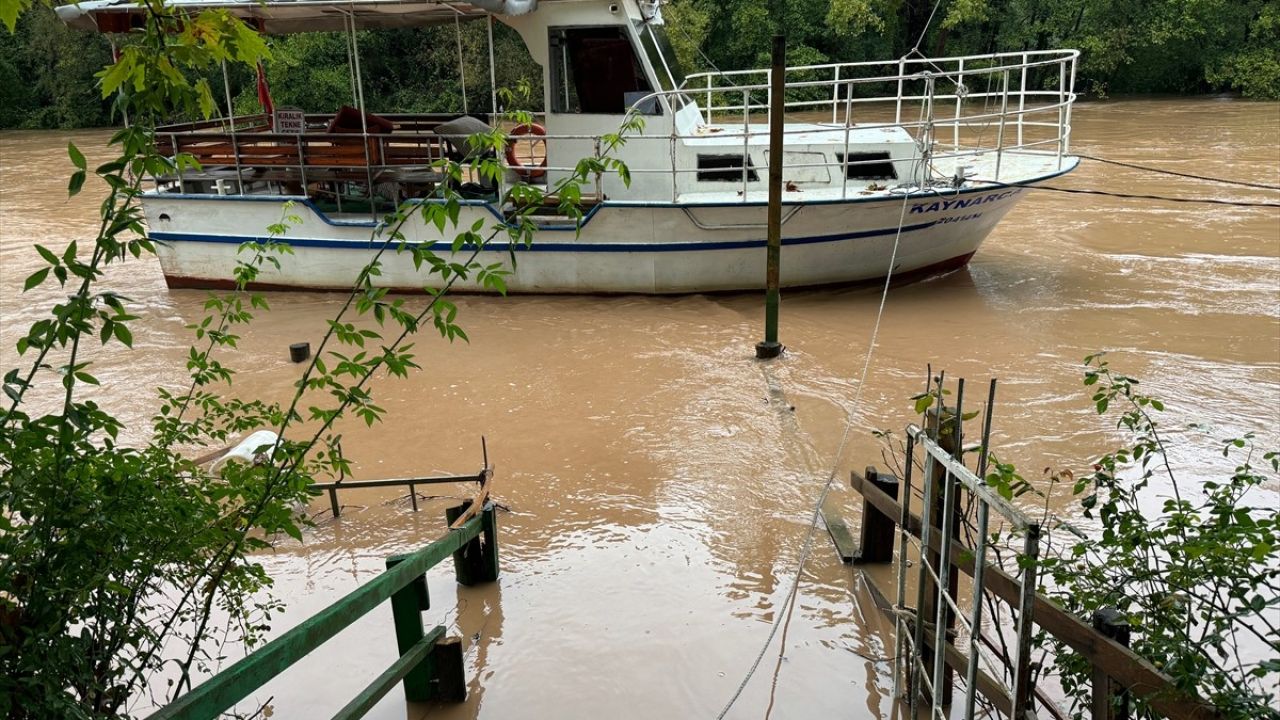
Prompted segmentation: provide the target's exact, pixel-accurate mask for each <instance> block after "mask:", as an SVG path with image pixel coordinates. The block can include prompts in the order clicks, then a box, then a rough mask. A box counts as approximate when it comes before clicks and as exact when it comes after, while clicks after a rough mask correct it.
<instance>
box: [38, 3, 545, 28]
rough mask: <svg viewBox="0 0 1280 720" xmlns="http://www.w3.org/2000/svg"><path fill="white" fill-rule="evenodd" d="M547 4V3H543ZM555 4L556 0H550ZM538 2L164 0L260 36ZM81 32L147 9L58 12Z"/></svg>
mask: <svg viewBox="0 0 1280 720" xmlns="http://www.w3.org/2000/svg"><path fill="white" fill-rule="evenodd" d="M542 1H543V2H547V1H548V0H542ZM550 1H552V2H554V1H555V0H550ZM538 2H539V0H467V1H466V2H457V1H454V0H349V1H348V2H333V1H332V0H324V1H319V0H165V5H166V6H168V7H171V8H174V9H176V10H178V11H179V12H188V13H198V12H200V11H202V10H229V11H231V13H232V14H234V15H236V16H237V17H240V18H243V19H244V20H245V21H246V22H248V23H249V24H250V25H253V26H255V27H256V28H257V29H258V30H259V32H263V33H267V34H271V35H283V34H288V33H301V32H329V31H343V30H348V29H349V28H350V25H349V23H350V22H351V21H352V20H354V22H355V26H356V28H357V29H386V28H403V27H418V26H423V25H437V24H442V23H453V22H457V21H458V20H476V19H480V18H484V17H486V16H489V15H526V14H528V13H531V12H533V11H534V10H537V8H538ZM56 10H57V13H58V17H59V18H60V19H61V20H62V22H64V23H66V24H67V25H68V26H70V27H73V28H76V29H78V30H96V31H99V32H104V33H118V32H129V31H130V30H132V29H134V28H138V27H142V23H143V20H144V18H145V16H146V13H147V10H146V8H145V7H144V6H143V5H141V4H139V3H138V2H136V1H135V0H88V2H81V3H76V4H73V5H62V6H59V7H58V8H56Z"/></svg>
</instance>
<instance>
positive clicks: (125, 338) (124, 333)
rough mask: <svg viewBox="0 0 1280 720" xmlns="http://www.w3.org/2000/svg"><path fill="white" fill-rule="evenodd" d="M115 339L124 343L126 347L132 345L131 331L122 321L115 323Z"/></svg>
mask: <svg viewBox="0 0 1280 720" xmlns="http://www.w3.org/2000/svg"><path fill="white" fill-rule="evenodd" d="M114 332H115V335H116V339H117V340H119V341H120V342H122V343H124V344H125V346H126V347H133V333H132V332H131V331H130V330H129V328H127V327H125V326H124V324H123V323H115V330H114Z"/></svg>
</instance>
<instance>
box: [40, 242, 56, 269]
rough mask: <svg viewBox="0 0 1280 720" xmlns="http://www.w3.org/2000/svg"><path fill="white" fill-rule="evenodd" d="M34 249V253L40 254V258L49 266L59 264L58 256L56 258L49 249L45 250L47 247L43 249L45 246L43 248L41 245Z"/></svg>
mask: <svg viewBox="0 0 1280 720" xmlns="http://www.w3.org/2000/svg"><path fill="white" fill-rule="evenodd" d="M35 247H36V252H38V253H40V257H42V258H44V259H45V260H46V261H48V263H49V264H50V265H58V264H59V262H58V256H57V255H55V254H54V253H53V251H52V250H50V249H49V248H47V247H45V246H43V245H36V246H35Z"/></svg>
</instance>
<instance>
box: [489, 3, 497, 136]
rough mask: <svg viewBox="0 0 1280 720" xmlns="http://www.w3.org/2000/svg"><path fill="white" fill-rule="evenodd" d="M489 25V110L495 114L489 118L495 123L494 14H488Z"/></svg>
mask: <svg viewBox="0 0 1280 720" xmlns="http://www.w3.org/2000/svg"><path fill="white" fill-rule="evenodd" d="M487 25H488V29H489V101H490V102H491V103H492V106H491V107H490V108H489V112H490V113H492V114H493V115H494V116H495V117H491V118H489V122H490V123H493V122H496V116H497V114H498V74H497V72H495V71H494V65H493V15H489V16H488V23H487Z"/></svg>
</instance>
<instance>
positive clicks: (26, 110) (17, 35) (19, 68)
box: [0, 0, 111, 128]
mask: <svg viewBox="0 0 1280 720" xmlns="http://www.w3.org/2000/svg"><path fill="white" fill-rule="evenodd" d="M6 2H8V0H5V2H0V7H4V5H5V3H6ZM11 7H15V6H11ZM110 59H111V49H110V47H109V46H108V44H107V40H106V38H105V37H103V36H102V35H97V34H91V33H83V32H78V31H74V30H71V29H69V28H67V27H66V26H65V25H63V24H62V22H61V21H59V20H58V19H57V17H56V16H55V15H54V13H53V10H52V9H51V8H49V7H47V6H45V5H42V4H38V5H36V6H35V7H32V8H30V9H29V10H27V11H26V12H24V13H23V14H22V15H21V17H19V18H18V19H17V22H16V23H15V26H14V32H13V33H12V34H10V33H7V32H0V127H22V128H49V127H57V128H73V127H95V126H102V125H107V124H109V123H110V117H109V111H110V107H109V103H107V102H104V101H103V100H102V98H101V97H100V95H99V93H98V90H97V82H96V80H95V79H94V77H93V74H94V72H96V71H97V70H98V69H99V68H101V67H102V66H103V65H104V64H106V63H107V62H109V61H110Z"/></svg>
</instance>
